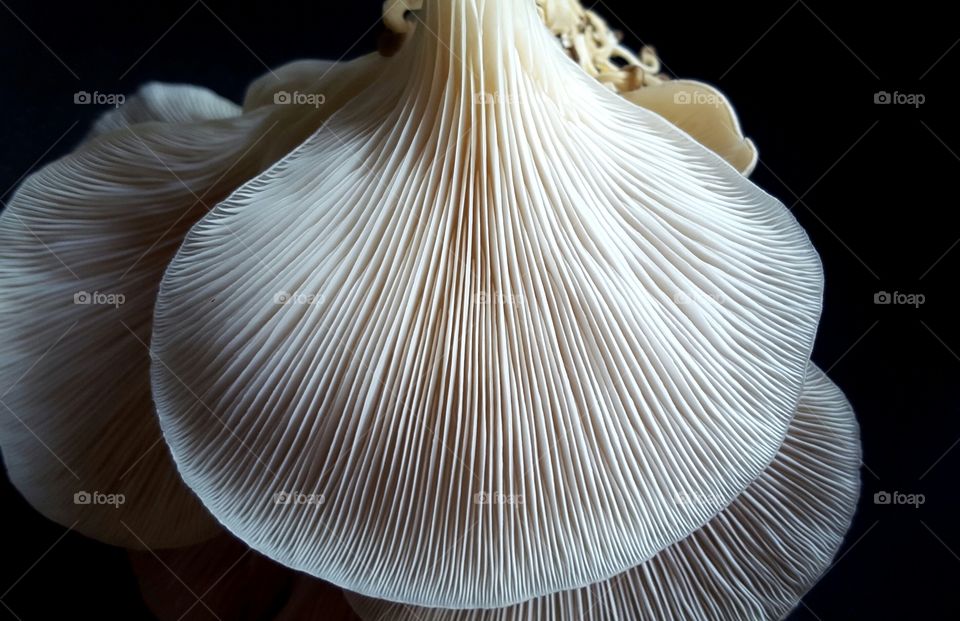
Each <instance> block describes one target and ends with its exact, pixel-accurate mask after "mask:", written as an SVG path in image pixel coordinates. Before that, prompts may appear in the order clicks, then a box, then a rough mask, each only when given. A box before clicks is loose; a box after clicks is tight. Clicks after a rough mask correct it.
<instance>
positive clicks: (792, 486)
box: [347, 365, 860, 621]
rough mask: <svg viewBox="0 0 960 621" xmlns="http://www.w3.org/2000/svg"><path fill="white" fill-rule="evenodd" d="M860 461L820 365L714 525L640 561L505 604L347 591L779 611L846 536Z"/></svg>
mask: <svg viewBox="0 0 960 621" xmlns="http://www.w3.org/2000/svg"><path fill="white" fill-rule="evenodd" d="M859 468H860V448H859V433H858V429H857V423H856V420H855V419H854V417H853V411H852V410H851V408H850V404H849V403H848V402H847V401H846V399H845V398H844V397H843V394H842V393H841V392H840V390H839V389H838V388H837V387H836V386H835V385H833V384H832V383H831V382H830V380H828V379H827V377H826V376H825V375H824V374H823V373H822V372H821V371H820V370H819V369H817V368H816V367H814V366H813V365H810V368H809V371H808V377H807V383H806V385H805V386H804V390H803V396H802V397H801V399H800V405H799V407H798V408H797V414H796V417H795V418H794V419H793V422H792V423H791V424H790V430H789V431H788V432H787V437H786V439H785V440H784V443H783V446H782V447H781V448H780V452H779V453H778V454H777V457H776V458H775V459H774V460H773V462H772V463H771V464H770V466H769V467H768V468H767V469H766V470H765V471H764V472H763V474H761V475H760V477H759V478H757V480H756V481H754V482H753V483H752V484H751V485H750V487H748V488H747V489H746V490H744V492H743V494H741V495H740V496H739V497H737V499H736V500H735V501H734V502H733V503H732V504H731V505H729V506H727V507H725V508H724V509H723V511H722V512H721V513H719V514H718V515H717V516H716V517H715V518H713V520H711V521H710V522H709V523H708V524H707V525H706V526H704V527H703V528H701V529H700V530H698V531H696V532H694V533H693V534H692V535H690V536H689V537H687V538H686V539H684V540H682V541H680V542H677V543H675V544H674V545H672V546H670V547H668V548H666V549H664V550H663V551H661V552H660V553H659V554H657V555H656V556H654V557H653V558H651V559H649V560H648V561H646V562H645V563H643V564H642V565H639V566H638V567H634V568H633V569H630V570H629V571H627V572H625V573H623V574H619V575H617V576H615V577H613V578H611V579H609V580H606V581H604V582H601V583H598V584H594V585H590V586H588V587H583V588H581V589H577V590H574V591H564V592H560V593H554V594H552V595H547V596H544V597H540V598H537V599H534V600H532V601H528V602H524V603H522V604H518V605H516V606H512V607H509V608H500V609H488V610H444V609H441V608H418V607H412V606H405V605H402V604H395V603H392V602H385V601H379V600H373V599H369V598H364V597H360V596H356V595H351V594H348V596H347V597H348V599H349V600H350V602H351V604H352V605H353V607H354V609H355V610H356V611H357V612H358V613H359V614H360V616H361V618H362V619H363V620H364V621H513V620H520V619H523V620H525V621H538V620H543V621H581V620H584V621H601V620H610V619H637V620H645V619H649V620H654V619H656V620H658V621H659V620H677V621H680V620H683V619H698V620H704V621H706V620H716V621H724V620H726V619H754V620H757V621H760V620H765V619H780V618H782V617H783V616H784V615H786V614H787V613H788V612H789V611H790V610H792V609H793V608H794V607H795V606H796V605H797V604H798V602H799V600H800V598H801V597H802V596H803V595H804V594H805V593H806V592H807V590H809V589H810V587H811V586H813V584H814V583H815V582H816V581H817V579H818V578H819V577H820V575H821V574H822V573H823V571H824V570H825V569H826V568H827V566H828V565H829V564H830V562H831V560H832V559H833V557H834V555H835V554H836V551H837V548H839V546H840V543H841V541H843V535H844V533H845V532H846V530H847V528H848V527H849V525H850V519H851V517H852V515H853V511H854V508H855V507H856V503H857V496H858V495H859V487H860V478H859ZM677 500H678V501H679V502H687V503H702V502H706V503H712V502H714V501H715V500H716V499H714V498H711V497H709V496H702V495H701V496H691V497H681V498H678V499H677Z"/></svg>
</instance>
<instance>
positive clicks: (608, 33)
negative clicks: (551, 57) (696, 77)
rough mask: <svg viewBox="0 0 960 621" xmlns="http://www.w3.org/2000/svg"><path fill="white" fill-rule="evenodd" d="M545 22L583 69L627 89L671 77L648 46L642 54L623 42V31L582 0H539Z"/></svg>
mask: <svg viewBox="0 0 960 621" xmlns="http://www.w3.org/2000/svg"><path fill="white" fill-rule="evenodd" d="M536 2H537V11H538V12H539V13H540V17H541V19H543V22H544V24H546V26H547V28H549V29H550V32H552V33H553V34H554V35H555V36H556V37H558V38H559V39H560V42H561V43H562V45H563V47H564V49H565V50H566V51H567V54H568V55H569V56H570V57H571V58H572V59H573V60H575V61H576V62H577V63H578V64H579V65H580V66H581V67H583V70H584V71H586V72H587V73H588V74H590V75H591V76H593V77H595V78H597V79H598V80H600V81H601V82H603V83H604V84H606V85H608V86H610V87H612V88H613V89H614V90H615V91H617V92H618V93H625V92H629V91H633V90H636V89H638V88H641V87H644V86H655V85H657V84H661V83H662V82H663V81H664V80H667V79H669V78H668V77H667V76H666V75H664V74H662V73H661V72H660V59H659V58H658V57H657V53H656V51H654V49H653V48H652V47H649V46H644V47H643V48H642V49H641V50H640V55H639V57H638V56H637V55H636V54H634V52H633V51H632V50H630V49H629V48H628V47H626V46H625V45H622V44H621V43H620V40H621V38H622V35H621V34H620V33H619V32H616V31H614V30H611V29H610V27H609V26H608V25H607V22H606V21H604V19H603V18H602V17H600V16H599V15H598V14H597V13H595V12H594V11H592V10H590V9H585V8H583V5H581V4H580V0H536Z"/></svg>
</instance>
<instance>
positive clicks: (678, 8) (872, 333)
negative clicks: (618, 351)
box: [0, 0, 960, 621]
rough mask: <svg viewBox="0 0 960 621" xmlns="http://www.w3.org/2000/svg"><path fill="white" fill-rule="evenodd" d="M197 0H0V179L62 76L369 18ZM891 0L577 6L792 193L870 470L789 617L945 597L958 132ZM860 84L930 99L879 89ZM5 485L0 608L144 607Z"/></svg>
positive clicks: (284, 5)
mask: <svg viewBox="0 0 960 621" xmlns="http://www.w3.org/2000/svg"><path fill="white" fill-rule="evenodd" d="M205 1H206V3H204V2H196V3H193V4H191V2H190V1H189V0H187V1H166V2H160V3H153V2H151V3H139V2H106V1H95V2H83V3H62V4H57V3H45V2H37V1H36V0H2V2H0V52H2V56H0V58H2V59H3V62H2V66H0V107H2V111H3V116H2V117H0V119H2V120H0V125H2V128H3V140H2V141H0V197H2V198H3V199H4V200H6V199H8V198H9V196H10V192H11V191H12V190H13V187H14V186H15V185H16V184H17V182H18V180H19V179H20V178H21V177H22V176H23V175H25V174H27V173H28V172H30V171H31V170H33V169H35V168H36V167H37V165H38V164H42V163H45V162H48V161H50V160H51V159H53V158H55V157H57V156H59V155H62V154H64V153H66V152H67V151H68V150H70V149H71V148H72V147H73V146H74V145H75V144H76V143H77V141H79V140H80V139H81V138H82V136H83V135H84V133H85V132H86V131H87V129H88V128H89V126H90V123H91V121H92V120H93V119H94V118H95V117H96V116H97V115H99V114H100V113H102V112H104V111H105V109H106V108H104V107H96V106H78V105H74V104H73V93H75V92H77V91H80V90H84V91H88V92H93V91H100V92H109V93H116V92H120V93H127V94H130V93H132V92H134V91H135V90H136V89H137V87H138V86H139V85H141V84H142V83H144V82H147V81H151V80H159V81H165V82H185V83H193V84H199V85H204V86H207V87H210V88H212V89H214V90H215V91H217V92H218V93H220V94H221V95H224V96H227V97H230V98H232V99H234V100H239V99H240V97H241V96H242V94H243V90H244V88H245V86H246V84H247V83H248V82H249V81H250V80H251V79H253V78H255V77H257V76H258V75H260V74H261V73H264V72H265V71H266V67H267V66H269V67H275V66H277V65H279V64H282V63H284V62H286V61H289V60H293V59H297V58H305V57H313V58H339V57H341V56H343V57H346V58H350V57H354V56H357V55H359V54H361V53H365V52H368V51H371V50H373V49H374V47H375V44H376V39H377V35H378V33H379V32H380V30H381V27H380V26H379V24H378V17H379V14H380V3H379V2H375V1H372V0H366V1H364V0H353V1H351V2H345V3H340V2H337V3H333V2H326V3H325V2H317V1H314V2H293V1H286V0H271V1H270V2H260V3H256V4H254V5H249V6H247V5H240V4H234V3H228V2H215V1H213V0H205ZM587 4H589V2H588V3H587ZM890 6H891V7H896V10H892V9H891V10H881V9H880V8H878V7H879V4H877V3H867V2H854V3H835V2H824V1H818V0H809V1H797V2H770V3H750V4H749V5H746V4H744V5H729V4H722V3H703V4H694V3H689V2H683V3H679V2H674V3H637V2H636V0H605V1H604V2H599V3H597V4H596V6H595V9H596V10H597V11H598V12H600V13H601V14H602V15H605V16H606V17H607V18H608V19H609V21H610V22H611V23H612V24H613V25H615V26H616V27H618V28H620V29H621V30H623V31H624V34H625V40H626V42H627V43H628V44H629V45H630V46H631V47H634V48H636V47H639V45H640V41H641V40H642V41H643V42H644V43H648V44H652V45H655V46H656V48H657V50H658V52H659V53H660V56H661V58H662V59H663V60H664V62H665V64H666V68H667V70H668V72H670V73H671V74H673V75H675V76H677V77H687V78H695V79H700V80H703V81H706V82H710V83H713V84H716V85H717V86H719V87H720V88H721V90H723V91H724V92H725V93H726V94H727V95H728V96H729V97H730V99H731V100H732V101H733V103H734V105H735V106H736V107H737V110H738V112H739V115H740V119H741V121H742V124H743V127H744V129H745V132H746V133H747V134H748V135H749V136H751V137H752V138H753V139H754V141H755V142H756V143H757V145H758V147H759V150H760V156H761V163H760V164H759V165H758V167H757V170H756V172H755V173H754V174H753V177H752V179H753V180H754V181H755V182H756V183H757V184H759V185H760V186H762V187H763V188H765V189H766V190H767V191H769V192H771V193H772V194H774V195H775V196H777V197H778V198H780V200H782V201H783V202H784V203H785V204H786V205H787V206H788V207H791V208H792V211H793V213H794V214H795V215H796V217H797V218H798V219H799V220H800V222H801V224H803V226H804V227H805V228H806V229H807V231H808V232H809V234H810V236H811V238H812V239H813V242H814V244H815V246H816V247H817V249H818V250H819V251H820V253H821V256H822V259H823V263H824V270H825V275H826V283H827V286H826V294H825V295H826V297H825V306H824V312H823V319H822V323H821V325H820V331H819V336H818V339H817V344H816V349H815V352H814V361H815V362H817V363H818V364H819V365H820V366H821V367H822V368H823V369H825V370H828V371H829V374H830V376H831V377H832V378H833V380H834V381H835V382H836V383H837V384H839V385H840V386H841V387H842V388H843V389H844V391H845V392H846V394H847V396H848V397H849V398H850V400H851V401H852V403H853V405H854V408H855V409H856V412H857V415H858V418H859V421H860V425H861V427H862V434H863V446H864V461H865V466H864V469H863V471H862V477H863V483H864V487H863V493H862V497H861V500H860V506H859V508H858V512H857V515H856V517H855V519H854V524H853V527H852V529H851V530H850V532H849V535H848V537H847V541H846V542H845V544H844V546H843V548H842V549H841V551H840V553H839V555H838V558H837V559H836V562H835V564H834V566H833V567H832V568H830V569H829V571H828V572H827V574H826V575H825V577H824V579H823V580H822V581H821V582H820V583H819V584H818V585H817V587H816V588H815V589H814V590H813V591H812V592H811V593H809V594H808V595H807V597H805V598H804V603H803V604H802V605H801V606H800V607H799V608H798V609H797V611H795V612H794V614H793V615H792V616H791V617H790V619H793V620H801V619H804V620H806V619H814V620H817V619H819V620H821V621H832V620H847V619H899V618H929V619H957V618H960V603H958V597H957V587H958V586H960V580H958V578H960V556H958V554H960V532H958V529H957V528H956V525H957V523H958V521H960V511H958V501H957V495H958V490H957V486H956V485H953V483H954V481H955V473H956V471H957V468H958V465H960V447H958V448H955V449H954V446H955V444H956V443H957V442H958V441H960V417H958V415H957V414H958V409H960V408H958V404H960V397H958V394H957V390H956V389H957V380H956V378H957V377H958V372H960V358H958V354H960V334H958V330H957V328H956V317H957V313H956V307H955V303H954V299H956V298H957V297H958V296H956V295H955V293H956V291H955V288H956V287H957V286H958V279H957V274H958V265H960V244H958V243H957V242H958V240H960V224H958V220H957V218H956V216H955V212H956V210H957V209H958V199H957V192H956V191H955V187H956V181H957V179H958V178H960V157H958V153H960V136H958V135H957V129H956V126H955V124H953V123H951V122H950V121H952V118H951V117H952V116H953V114H952V113H953V111H954V110H955V109H956V107H957V106H956V103H957V102H956V98H957V97H958V96H960V95H958V94H957V93H958V91H957V89H956V88H955V86H956V78H957V75H958V71H957V68H958V63H960V45H957V41H958V37H960V27H958V26H957V24H956V21H955V20H954V19H952V18H950V17H948V15H947V13H946V11H947V8H946V3H944V5H941V6H939V7H935V6H934V5H933V3H929V4H924V3H911V4H909V5H893V4H891V5H890ZM361 35H362V36H361ZM358 37H359V39H358ZM955 45H956V47H953V46H955ZM121 76H122V77H121ZM878 91H887V92H891V93H892V92H894V91H897V92H900V93H915V94H922V95H924V97H925V100H926V101H925V103H923V104H922V105H921V106H919V107H912V106H907V105H877V104H875V103H874V94H875V93H876V92H878ZM51 145H53V146H52V147H51ZM7 188H9V189H7ZM4 190H5V191H4ZM880 291H887V292H891V293H892V292H894V291H897V292H901V293H919V294H923V295H924V296H925V303H924V304H923V305H922V306H920V307H919V308H914V307H912V306H898V305H877V304H875V303H874V296H875V294H876V293H877V292H880ZM951 449H954V450H951ZM878 491H888V492H893V491H899V492H903V493H921V494H924V496H925V503H924V504H923V505H922V506H920V507H919V508H914V507H908V506H893V505H878V504H875V503H874V494H875V493H876V492H878ZM0 496H2V511H3V516H4V524H5V526H6V529H5V530H4V533H5V537H6V543H5V545H4V546H3V552H2V553H0V556H2V559H3V562H2V569H0V593H2V597H0V601H2V603H3V606H0V614H2V615H15V616H11V617H10V618H19V619H22V620H24V621H29V620H34V619H54V618H69V617H66V616H63V614H64V613H63V611H69V610H71V609H72V610H74V611H76V612H77V613H78V614H81V615H82V616H84V617H87V616H93V617H98V618H111V619H112V618H117V619H139V618H147V616H146V612H145V610H144V608H143V607H142V605H141V604H140V603H139V601H138V598H137V594H136V588H135V584H134V580H133V578H132V577H131V576H130V574H129V570H128V569H127V566H126V561H125V553H124V552H122V551H121V550H116V549H111V548H108V547H106V546H102V545H100V544H96V543H94V542H92V541H89V540H86V539H84V538H83V537H81V536H80V535H77V534H74V533H68V534H66V535H65V536H63V537H62V538H61V536H62V535H64V528H63V527H61V526H58V525H56V524H53V523H50V522H48V521H46V520H45V519H43V518H42V517H41V516H40V515H39V514H37V513H35V512H34V511H33V510H32V509H31V508H30V507H29V506H28V505H27V504H26V503H25V502H24V501H23V499H22V498H21V497H20V496H19V494H18V493H17V492H16V491H15V490H14V489H13V488H11V487H10V485H9V483H7V482H6V480H5V479H4V480H3V482H2V484H0Z"/></svg>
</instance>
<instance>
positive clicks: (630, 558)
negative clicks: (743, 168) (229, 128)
mask: <svg viewBox="0 0 960 621" xmlns="http://www.w3.org/2000/svg"><path fill="white" fill-rule="evenodd" d="M374 73H375V77H374V78H373V81H374V82H375V83H376V84H377V88H376V89H375V90H374V89H367V90H364V91H362V92H359V93H358V94H357V95H356V96H355V97H354V98H353V99H351V100H350V101H349V102H348V104H346V105H344V106H343V107H342V108H341V109H340V110H339V111H338V112H337V113H336V114H334V115H333V116H331V117H330V118H329V119H328V121H327V122H326V123H325V124H324V127H323V128H321V130H318V131H317V132H315V133H314V134H313V135H311V136H310V137H309V138H308V139H307V140H306V141H304V142H303V143H302V144H301V145H300V146H299V147H297V148H296V149H295V150H294V151H292V152H291V153H290V154H288V155H286V156H285V157H283V158H281V159H280V160H279V161H278V162H277V163H276V164H275V165H274V166H272V167H271V168H270V169H268V170H266V171H265V172H263V173H262V174H260V175H258V176H257V177H256V178H254V179H252V180H251V181H249V182H248V183H246V184H244V185H243V186H242V187H240V188H239V189H238V190H236V191H235V192H233V193H232V194H231V195H230V196H229V197H227V198H226V199H225V200H224V201H222V202H221V203H219V204H218V205H217V206H216V207H215V208H214V209H213V210H212V211H211V212H210V213H209V214H208V215H206V216H204V217H203V218H202V219H201V220H200V221H199V222H198V223H197V224H196V225H195V226H194V227H193V228H192V229H191V231H190V233H189V234H188V235H187V236H186V238H185V240H184V243H183V245H182V246H181V248H180V250H179V251H178V253H177V255H176V257H175V258H174V259H173V260H172V262H171V263H170V265H169V267H168V269H167V271H166V274H165V275H164V278H163V281H162V283H161V287H160V293H159V296H158V299H157V305H156V310H155V315H154V332H153V341H152V346H153V350H154V353H155V358H154V360H153V364H152V377H153V389H154V394H155V398H156V403H157V410H158V414H159V417H160V421H161V425H162V427H163V431H164V435H165V438H166V440H167V442H168V444H169V445H170V447H171V452H172V455H173V457H174V459H175V461H176V463H177V466H178V468H179V471H180V473H181V474H182V475H183V477H184V480H185V482H186V483H187V484H188V485H189V486H190V487H191V488H192V489H193V490H194V491H195V492H196V494H197V495H198V496H199V497H200V499H201V500H202V501H203V502H204V504H205V505H206V506H207V508H208V509H209V510H210V511H211V512H212V513H213V514H214V516H215V517H216V518H217V520H218V521H220V522H221V523H222V524H223V525H224V526H225V527H226V528H228V529H229V530H230V531H231V532H233V533H234V534H235V535H237V536H238V537H239V538H241V539H242V540H244V541H246V542H247V543H249V544H250V545H251V546H252V547H253V548H254V549H256V550H258V551H260V552H262V553H264V554H265V555H267V556H269V557H270V558H273V559H276V560H278V561H280V562H282V563H283V564H286V565H288V566H291V567H293V568H295V569H299V570H303V571H305V572H307V573H310V574H312V575H314V576H317V577H320V578H323V579H325V580H329V581H331V582H333V583H335V584H337V585H339V586H342V587H344V588H347V589H349V590H352V591H356V592H358V593H360V594H363V595H367V596H371V597H376V598H381V599H387V600H391V601H396V602H401V603H406V604H415V605H421V606H432V607H436V606H440V607H448V608H490V607H500V606H509V605H513V604H517V603H520V602H523V601H526V600H529V599H532V598H536V597H541V596H544V595H547V594H549V593H553V592H556V591H561V590H569V589H577V588H580V587H583V586H586V585H588V584H593V583H597V582H601V581H603V580H606V579H608V578H610V577H611V576H614V575H616V574H619V573H622V572H625V571H627V570H629V569H631V568H633V567H636V566H638V565H640V564H641V563H643V562H644V561H646V560H647V559H649V558H651V557H653V556H655V555H656V554H657V553H658V552H660V551H661V550H662V549H664V548H665V547H667V546H670V545H672V544H674V543H676V542H677V541H680V540H682V539H684V538H686V537H687V536H688V535H689V534H690V533H691V532H693V531H695V530H697V529H699V528H701V527H703V526H704V525H705V524H706V523H707V522H708V521H710V520H711V519H712V518H713V517H714V516H715V515H716V513H717V512H718V511H719V510H720V508H721V507H723V506H725V505H727V504H729V503H730V502H732V501H733V500H734V499H735V498H736V497H737V496H739V495H740V493H741V492H742V491H743V490H744V489H745V488H746V487H747V486H748V485H750V483H751V482H753V481H754V480H755V479H756V478H757V477H758V476H760V474H761V473H762V472H763V471H764V470H765V469H766V467H767V466H768V464H769V463H770V461H771V460H772V459H773V458H774V456H775V454H776V452H777V449H778V447H779V446H780V444H781V442H782V440H783V438H784V436H785V434H786V433H787V428H788V425H789V423H790V421H791V419H792V418H793V415H794V412H795V410H796V408H797V404H798V401H799V398H800V391H801V388H802V385H803V383H804V379H805V374H806V366H807V362H808V360H809V356H810V349H811V346H812V342H813V337H814V333H815V329H816V323H817V320H818V317H819V311H820V297H821V287H822V274H821V269H820V265H819V260H818V257H817V255H816V253H815V251H814V250H813V248H812V247H811V245H810V243H809V240H808V239H807V237H806V235H805V233H804V232H803V231H802V229H801V228H800V227H799V225H798V224H797V222H796V221H795V220H794V218H793V217H792V216H791V215H790V213H789V212H788V210H787V209H786V208H785V207H784V206H783V205H782V204H780V203H779V202H778V201H777V200H775V199H774V198H773V197H771V196H770V195H768V194H766V193H764V192H763V191H761V190H760V189H759V188H757V187H756V186H755V185H753V184H752V183H750V182H749V181H748V180H747V179H745V178H744V177H743V176H742V175H740V174H739V173H738V172H737V171H735V170H734V169H733V168H732V167H731V166H729V165H728V164H727V163H726V162H724V161H723V160H722V159H721V158H720V157H719V156H717V155H716V154H715V153H713V152H712V151H710V150H708V149H706V148H705V147H704V146H702V145H701V144H700V143H698V142H696V141H695V140H693V139H692V138H691V137H690V136H689V135H688V134H687V133H685V132H683V131H681V130H679V129H678V128H677V127H676V126H674V125H673V124H671V123H669V122H668V121H666V120H665V119H664V118H662V117H661V116H659V115H657V114H654V113H652V112H651V111H649V110H646V109H644V108H643V107H640V106H637V105H635V104H633V103H630V102H629V101H627V100H625V99H624V98H622V97H620V96H618V95H617V94H615V93H614V92H612V91H611V90H610V89H608V88H605V87H604V86H602V85H601V84H599V83H598V82H597V81H596V80H595V79H594V78H592V77H591V76H590V75H588V74H586V73H585V72H583V71H582V70H581V69H580V68H579V67H578V66H577V64H575V63H572V62H571V61H570V59H569V58H568V57H567V55H566V54H565V52H564V51H563V49H562V47H561V46H559V45H557V44H556V41H555V39H554V37H553V35H552V34H551V32H550V31H549V30H548V29H546V28H545V27H544V26H543V25H542V23H541V21H540V19H539V17H538V14H537V11H536V7H535V5H534V4H533V3H532V2H506V1H503V0H499V1H498V0H488V1H486V2H481V1H479V0H452V1H451V0H444V1H440V0H425V1H424V2H423V7H422V10H420V11H419V12H418V14H417V16H416V27H414V28H413V29H412V32H410V33H409V34H408V36H407V40H406V42H405V43H404V45H403V46H402V47H401V49H400V50H399V51H398V52H397V54H395V55H394V56H392V57H390V58H387V59H383V61H382V62H381V63H378V65H377V67H376V68H375V70H374ZM211 301H212V302H211ZM289 492H296V493H304V494H308V495H310V496H312V497H316V498H322V499H323V502H319V503H312V504H307V505H301V504H287V505H277V504H276V503H274V502H272V500H271V499H272V498H273V497H274V496H275V495H276V494H278V493H289ZM705 493H706V494H710V495H711V496H712V497H713V498H716V499H718V500H717V503H716V505H715V506H714V505H710V506H705V505H698V504H691V505H682V504H680V505H678V503H677V502H676V501H675V499H676V498H677V497H678V496H681V495H684V494H686V495H691V494H705ZM487 495H489V496H497V497H504V498H522V499H523V502H522V503H519V504H518V506H517V508H516V510H514V511H510V512H508V513H507V512H503V511H502V510H501V507H499V506H496V505H495V504H491V503H489V502H477V499H478V498H480V499H485V498H487V497H488V496H487Z"/></svg>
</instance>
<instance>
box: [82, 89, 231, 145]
mask: <svg viewBox="0 0 960 621" xmlns="http://www.w3.org/2000/svg"><path fill="white" fill-rule="evenodd" d="M239 115H240V106H238V105H237V104H235V103H233V102H232V101H230V100H229V99H224V98H223V97H221V96H219V95H217V94H216V93H214V92H213V91H211V90H209V89H206V88H200V87H197V86H190V85H188V84H163V83H160V82H151V83H149V84H146V85H144V86H142V87H141V88H140V90H139V91H138V92H137V94H136V95H134V96H133V97H131V98H130V100H129V101H127V102H126V103H124V104H123V105H122V106H120V107H119V108H116V109H114V110H111V111H109V112H107V113H106V114H104V115H103V116H101V117H100V118H99V119H97V122H96V123H94V126H93V130H92V131H91V135H92V136H97V135H101V134H107V133H110V132H112V131H116V130H118V129H126V128H127V127H129V126H131V125H136V124H138V123H150V122H153V121H158V122H161V123H197V122H201V121H210V120H213V119H229V118H230V117H235V116H239Z"/></svg>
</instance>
